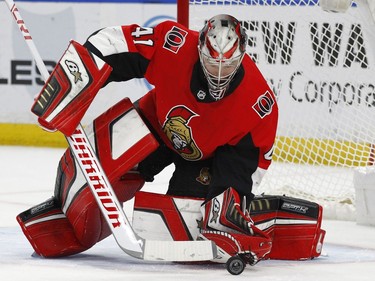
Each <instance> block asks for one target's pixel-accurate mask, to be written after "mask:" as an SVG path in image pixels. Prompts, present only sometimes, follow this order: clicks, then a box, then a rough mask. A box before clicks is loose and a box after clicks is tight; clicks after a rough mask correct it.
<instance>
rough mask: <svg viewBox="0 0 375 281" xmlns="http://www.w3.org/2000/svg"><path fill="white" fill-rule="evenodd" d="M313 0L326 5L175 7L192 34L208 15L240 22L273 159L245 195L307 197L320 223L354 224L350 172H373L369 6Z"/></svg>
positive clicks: (231, 1) (229, 2) (207, 0)
mask: <svg viewBox="0 0 375 281" xmlns="http://www.w3.org/2000/svg"><path fill="white" fill-rule="evenodd" d="M321 1H324V2H328V4H326V3H325V4H326V5H328V6H325V7H324V8H323V7H321V6H320V4H319V1H318V0H264V1H262V0H224V1H222V0H190V1H189V0H178V11H179V12H178V13H181V14H183V16H182V17H181V16H180V17H179V19H180V18H181V19H183V20H184V21H181V23H183V24H184V25H187V26H189V27H190V28H191V29H195V30H199V29H200V28H202V27H203V25H204V23H205V21H206V20H207V19H209V18H210V17H212V16H214V15H216V14H220V13H227V14H231V15H233V16H235V17H236V18H237V19H239V20H240V21H241V22H242V24H243V26H244V27H245V28H246V30H247V34H248V42H247V53H248V54H249V55H250V56H251V58H252V59H253V60H254V62H255V63H256V64H257V65H258V67H259V69H260V70H261V71H262V73H263V75H264V76H265V77H266V79H267V81H268V83H269V85H270V87H271V88H272V89H273V91H274V92H275V94H276V96H277V100H278V104H279V113H280V114H279V125H278V131H277V140H276V144H275V151H274V155H273V159H274V161H273V163H272V165H271V167H270V169H269V172H268V173H267V174H266V176H265V178H264V180H263V182H262V184H261V185H260V187H259V189H258V190H254V192H255V193H267V194H286V195H290V196H296V197H299V198H305V199H308V200H314V201H316V202H318V203H320V204H322V205H323V207H324V208H325V212H324V213H325V217H328V218H338V219H350V220H354V219H355V187H354V184H353V175H354V171H355V170H356V169H358V168H361V169H366V167H371V166H373V165H374V151H375V146H374V144H375V79H374V78H375V23H374V15H373V12H374V4H373V3H372V1H369V2H370V3H368V2H367V1H366V0H358V1H355V2H354V1H353V2H352V1H348V0H330V1H326V0H321ZM334 2H335V3H334ZM181 3H183V4H181ZM187 3H188V5H187ZM322 5H323V4H322ZM335 7H337V11H335ZM374 185H375V183H374Z"/></svg>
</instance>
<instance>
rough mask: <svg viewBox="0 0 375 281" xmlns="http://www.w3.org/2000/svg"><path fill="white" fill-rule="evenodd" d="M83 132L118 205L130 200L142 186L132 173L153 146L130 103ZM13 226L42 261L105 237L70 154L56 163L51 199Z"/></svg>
mask: <svg viewBox="0 0 375 281" xmlns="http://www.w3.org/2000/svg"><path fill="white" fill-rule="evenodd" d="M86 132H87V134H88V137H89V140H90V143H91V144H92V146H93V147H95V152H96V154H97V156H98V158H99V159H100V161H101V164H102V167H103V169H104V171H105V173H106V175H107V177H108V180H109V181H110V183H111V185H112V187H113V189H114V191H115V193H116V195H117V197H118V199H119V201H120V202H125V201H127V200H129V199H131V198H132V197H133V196H134V194H135V192H136V191H137V190H139V189H140V188H141V187H142V186H143V184H144V180H143V179H142V178H141V176H140V175H139V173H138V172H137V171H135V170H132V168H133V167H134V166H136V165H137V164H138V163H139V162H140V161H142V160H143V159H144V158H145V157H146V156H147V155H149V154H150V153H151V152H152V151H154V150H155V149H156V148H157V146H158V143H157V141H156V140H155V138H154V137H153V135H152V134H151V132H150V131H149V130H148V128H147V127H146V125H145V124H144V123H143V121H142V119H141V118H140V116H139V115H138V113H137V111H136V110H135V108H134V107H133V105H132V103H131V102H130V100H129V99H124V100H122V101H120V102H119V103H117V104H116V105H115V106H113V107H112V108H110V109H109V110H108V111H106V112H105V113H103V114H102V115H101V116H99V117H98V118H96V119H95V120H94V122H93V124H91V125H90V126H88V127H87V128H86ZM90 132H95V134H90ZM82 153H84V152H82ZM98 192H99V191H98ZM101 203H102V204H103V206H104V207H105V208H111V206H112V205H111V204H113V202H110V201H108V199H103V200H102V201H101ZM17 221H18V223H19V224H20V226H21V228H22V231H23V232H24V234H25V236H26V237H27V239H28V240H29V242H30V244H31V245H32V247H33V248H34V250H35V252H36V253H37V254H38V255H40V256H43V257H60V256H67V255H72V254H77V253H80V252H82V251H85V250H87V249H89V248H90V247H92V246H93V245H94V244H96V243H97V242H98V241H100V240H102V239H104V238H105V237H107V236H109V235H110V234H111V231H110V229H109V227H108V225H107V223H106V221H105V219H104V218H103V216H102V214H101V211H100V209H99V206H98V204H97V202H96V201H95V198H94V197H93V194H92V192H91V190H90V188H89V187H88V185H87V182H86V180H85V178H84V175H83V174H82V172H81V170H80V168H79V167H78V165H77V164H76V161H75V160H74V158H73V155H72V153H71V151H70V149H67V150H66V151H65V153H64V155H63V156H62V158H61V160H60V162H59V166H58V172H57V177H56V186H55V192H54V196H53V197H52V198H50V199H49V200H47V201H45V202H43V203H41V204H39V205H37V206H34V207H33V208H31V209H29V210H26V211H24V212H23V213H21V214H19V215H18V216H17Z"/></svg>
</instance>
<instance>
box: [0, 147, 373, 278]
mask: <svg viewBox="0 0 375 281" xmlns="http://www.w3.org/2000/svg"><path fill="white" fill-rule="evenodd" d="M62 153H63V150H62V149H46V148H26V147H9V146H0V280H1V281H8V280H9V281H19V280H22V281H33V280H38V281H60V280H61V281H62V280H63V281H67V280H69V281H78V280H79V281H86V280H87V281H95V280H108V281H115V280H121V281H129V280H142V281H143V280H153V281H166V280H176V281H179V280H202V281H206V280H215V281H221V280H226V281H227V280H245V279H246V280H254V281H255V280H256V281H263V280H264V281H265V280H267V281H294V280H298V281H310V280H311V281H328V280H329V281H332V280H339V281H347V280H358V281H367V280H368V281H370V280H371V281H373V280H375V227H371V226H362V225H357V224H356V223H355V222H347V221H328V220H324V221H323V229H325V230H326V231H327V234H326V239H325V244H324V246H323V255H322V256H321V257H319V258H317V259H314V260H309V261H275V260H268V261H262V262H260V263H258V264H257V265H255V266H253V267H247V268H246V269H245V271H244V272H243V273H242V274H241V275H239V276H233V275H230V274H229V273H228V272H227V271H226V270H225V268H224V266H223V265H191V264H190V265H186V264H176V263H154V262H144V261H142V260H137V259H134V258H132V257H130V256H127V255H126V254H125V253H124V252H122V251H121V250H120V249H119V248H118V246H117V244H116V242H115V241H114V239H113V238H112V237H109V238H107V239H105V240H104V241H102V242H100V243H99V244H97V245H95V246H94V247H93V248H92V249H90V250H88V251H86V252H85V253H82V254H79V255H76V256H72V257H67V258H60V259H42V258H37V257H32V256H31V254H32V253H33V250H32V248H31V246H30V244H29V243H28V241H27V239H26V238H25V237H24V236H23V234H22V231H21V229H20V228H19V226H18V224H17V222H16V220H15V217H16V215H17V214H18V213H20V212H22V211H24V210H26V209H28V208H30V207H32V206H34V205H36V204H38V203H41V202H42V201H44V200H45V199H47V198H49V197H50V196H52V194H53V189H54V178H55V172H56V167H57V163H58V160H59V158H60V156H61V155H62ZM169 172H170V171H168V170H167V171H166V172H164V173H162V174H161V175H160V176H159V177H157V179H156V181H155V182H154V183H152V184H148V185H147V186H146V187H145V190H148V191H154V192H163V191H164V190H165V186H166V184H167V182H168V175H169ZM125 210H126V212H127V213H128V214H129V216H131V204H128V205H127V206H126V209H125Z"/></svg>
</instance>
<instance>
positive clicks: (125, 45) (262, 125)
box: [85, 21, 278, 194]
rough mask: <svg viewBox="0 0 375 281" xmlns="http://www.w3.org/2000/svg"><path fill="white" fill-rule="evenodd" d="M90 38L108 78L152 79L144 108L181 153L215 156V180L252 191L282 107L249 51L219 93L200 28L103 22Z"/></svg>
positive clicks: (267, 160)
mask: <svg viewBox="0 0 375 281" xmlns="http://www.w3.org/2000/svg"><path fill="white" fill-rule="evenodd" d="M85 46H86V47H87V48H89V49H90V50H91V51H92V52H93V53H95V54H96V55H98V56H99V57H101V58H102V59H103V60H104V61H106V62H107V63H108V64H110V65H111V66H112V67H113V71H112V74H111V76H110V78H109V79H108V82H111V81H125V80H129V79H132V78H141V77H144V78H146V79H147V80H148V82H150V84H152V85H153V86H154V88H153V89H152V90H151V91H150V92H149V93H147V94H146V95H145V96H143V97H142V98H141V99H140V100H139V108H140V110H141V111H142V112H143V114H144V116H145V117H146V118H147V119H148V121H149V122H150V124H151V125H152V126H153V128H154V129H155V130H156V131H157V132H158V134H159V136H160V137H161V138H162V140H163V141H164V142H165V143H166V144H167V146H168V147H169V148H171V149H172V150H173V151H175V152H176V153H178V154H179V155H180V156H181V157H182V158H183V159H185V160H187V161H199V160H204V159H207V158H214V161H213V163H214V167H213V169H214V171H213V172H214V174H215V175H216V176H215V180H214V184H217V185H223V188H227V187H229V186H233V187H235V188H237V189H238V190H240V191H243V193H244V194H247V193H248V192H249V191H246V189H248V190H251V186H252V184H254V183H255V182H254V181H255V180H257V179H256V176H257V175H262V174H263V171H264V170H266V169H267V168H268V167H269V165H270V163H271V156H272V147H273V144H274V140H275V134H276V127H277V120H278V108H277V104H276V98H275V96H274V94H273V93H272V91H271V90H270V88H269V87H268V85H267V83H266V81H265V79H264V78H263V76H262V74H261V73H260V71H259V70H258V68H257V67H256V65H255V63H254V62H253V61H252V60H251V59H250V57H249V56H248V55H245V57H244V59H243V62H242V65H241V67H240V68H239V70H238V72H237V74H236V76H235V78H234V79H233V81H232V82H231V85H230V89H229V91H228V93H227V94H226V96H225V97H224V98H223V99H221V100H218V101H215V100H213V99H212V98H211V96H210V94H209V92H208V88H207V82H206V80H205V78H204V74H203V71H202V69H201V66H200V63H199V55H198V47H197V46H198V33H197V32H196V31H191V30H188V29H186V28H184V27H183V26H181V25H179V24H177V23H175V22H172V21H167V22H163V23H161V24H159V25H157V26H156V27H154V28H142V27H140V26H138V25H129V26H122V27H111V28H105V29H102V30H100V31H98V32H97V33H95V34H93V35H92V36H91V37H90V38H89V39H88V41H87V42H86V44H85ZM249 185H250V186H249Z"/></svg>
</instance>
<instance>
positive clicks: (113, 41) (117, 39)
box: [88, 26, 129, 56]
mask: <svg viewBox="0 0 375 281" xmlns="http://www.w3.org/2000/svg"><path fill="white" fill-rule="evenodd" d="M88 40H89V42H90V43H91V44H93V45H94V46H95V47H96V48H97V49H98V50H99V51H100V52H101V53H102V55H103V56H109V55H113V54H119V53H124V52H128V51H129V48H128V44H127V43H126V40H125V37H124V34H123V32H122V29H121V26H113V27H106V28H104V29H102V30H100V31H99V32H98V33H96V34H95V35H93V36H91V37H90V38H89V39H88Z"/></svg>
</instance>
